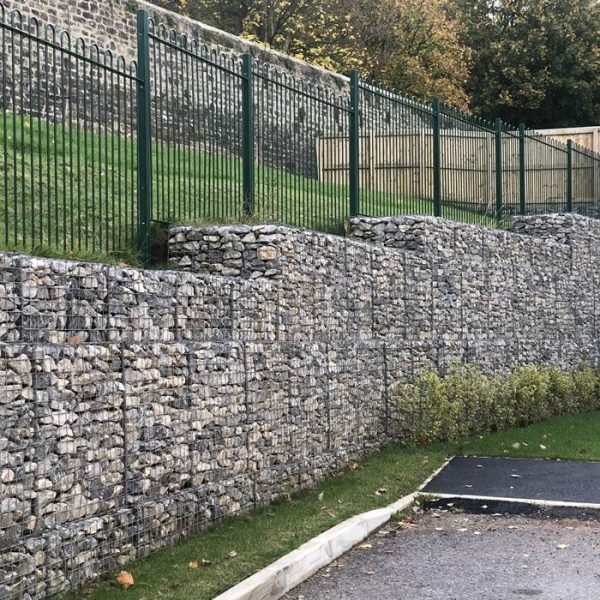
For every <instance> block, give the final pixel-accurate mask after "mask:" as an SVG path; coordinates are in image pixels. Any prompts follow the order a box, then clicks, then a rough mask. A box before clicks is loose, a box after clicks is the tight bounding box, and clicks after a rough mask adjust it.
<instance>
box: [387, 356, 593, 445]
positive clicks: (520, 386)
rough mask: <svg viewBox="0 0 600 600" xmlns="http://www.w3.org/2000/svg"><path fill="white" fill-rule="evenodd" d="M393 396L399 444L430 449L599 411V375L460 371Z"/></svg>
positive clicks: (429, 376)
mask: <svg viewBox="0 0 600 600" xmlns="http://www.w3.org/2000/svg"><path fill="white" fill-rule="evenodd" d="M391 396H392V398H393V401H394V404H393V406H394V408H395V411H396V414H395V417H396V422H397V424H398V427H399V431H398V435H399V438H400V440H401V441H402V442H403V443H418V444H428V443H431V442H442V441H451V440H456V439H460V438H464V437H469V436H473V435H480V434H483V433H488V432H491V431H497V430H501V429H506V428H509V427H523V426H525V425H529V424H531V423H536V422H538V421H543V420H544V419H548V418H550V417H554V416H559V415H568V414H575V413H581V412H591V411H594V410H598V409H600V372H599V371H598V370H596V369H594V368H592V367H589V366H584V367H582V368H581V369H580V370H579V371H576V372H572V373H568V372H565V371H561V370H560V369H555V368H546V369H544V368H538V367H533V366H528V367H523V368H520V369H518V370H516V371H514V372H511V373H508V374H505V375H496V376H488V375H485V374H484V373H483V372H481V371H480V370H478V369H477V368H475V367H471V366H458V367H455V368H453V369H451V370H450V372H449V373H448V374H447V375H446V376H445V377H441V376H440V375H439V374H437V373H432V372H426V373H423V374H421V375H420V376H418V377H417V378H416V379H415V381H414V382H412V383H403V384H394V385H393V386H392V388H391Z"/></svg>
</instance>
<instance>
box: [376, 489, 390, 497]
mask: <svg viewBox="0 0 600 600" xmlns="http://www.w3.org/2000/svg"><path fill="white" fill-rule="evenodd" d="M387 493H388V489H387V488H384V487H381V488H379V489H378V490H377V491H376V492H375V494H377V496H382V495H383V494H387Z"/></svg>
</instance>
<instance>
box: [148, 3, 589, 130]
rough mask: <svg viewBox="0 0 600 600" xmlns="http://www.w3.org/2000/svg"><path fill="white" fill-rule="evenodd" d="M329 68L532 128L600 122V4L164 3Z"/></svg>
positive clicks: (217, 25)
mask: <svg viewBox="0 0 600 600" xmlns="http://www.w3.org/2000/svg"><path fill="white" fill-rule="evenodd" d="M156 1H157V2H159V3H161V4H162V5H163V6H165V7H167V8H170V9H172V10H176V11H177V12H181V13H184V14H187V15H189V16H191V17H192V18H195V19H198V20H201V21H204V22H206V23H208V24H210V25H214V26H216V27H219V28H221V29H224V30H226V31H229V32H231V33H234V34H236V35H241V36H243V37H245V38H247V39H250V40H253V41H257V42H259V43H262V44H265V45H266V46H269V47H272V48H276V49H279V50H282V51H284V52H287V53H289V54H290V55H292V56H295V57H297V58H301V59H303V60H306V61H308V62H311V63H314V64H318V65H320V66H323V67H325V68H328V69H332V70H335V71H338V72H343V73H347V72H348V71H350V70H351V69H355V68H356V69H359V70H360V71H361V73H362V75H363V76H364V77H368V78H374V79H376V80H377V81H379V82H380V83H382V84H384V85H387V86H389V87H392V88H394V89H397V90H399V91H402V92H403V93H405V94H407V95H410V96H414V97H417V98H419V99H422V100H426V101H428V100H431V99H432V98H434V97H436V96H439V97H441V98H442V99H443V100H444V101H445V102H447V103H449V104H453V105H456V106H458V107H460V108H464V109H467V108H468V109H470V110H472V111H474V112H476V113H479V114H481V115H482V116H486V117H493V116H501V117H502V118H504V119H505V120H507V121H509V122H513V123H516V122H519V121H525V122H527V123H528V124H529V125H531V126H539V127H542V126H543V127H550V126H568V125H591V124H598V123H599V122H600V60H599V58H600V56H599V55H600V46H599V44H598V40H599V39H600V2H599V0H156Z"/></svg>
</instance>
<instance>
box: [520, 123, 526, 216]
mask: <svg viewBox="0 0 600 600" xmlns="http://www.w3.org/2000/svg"><path fill="white" fill-rule="evenodd" d="M526 193H527V192H526V187H525V124H524V123H520V124H519V213H520V214H522V215H524V214H526V212H527V206H526V198H525V195H526Z"/></svg>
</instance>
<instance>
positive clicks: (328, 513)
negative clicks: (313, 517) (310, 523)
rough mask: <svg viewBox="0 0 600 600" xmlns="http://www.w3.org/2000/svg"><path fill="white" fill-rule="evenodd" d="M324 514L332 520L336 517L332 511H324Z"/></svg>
mask: <svg viewBox="0 0 600 600" xmlns="http://www.w3.org/2000/svg"><path fill="white" fill-rule="evenodd" d="M325 513H326V514H327V515H329V516H330V517H332V518H334V517H337V513H336V512H334V511H333V510H326V511H325Z"/></svg>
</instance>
